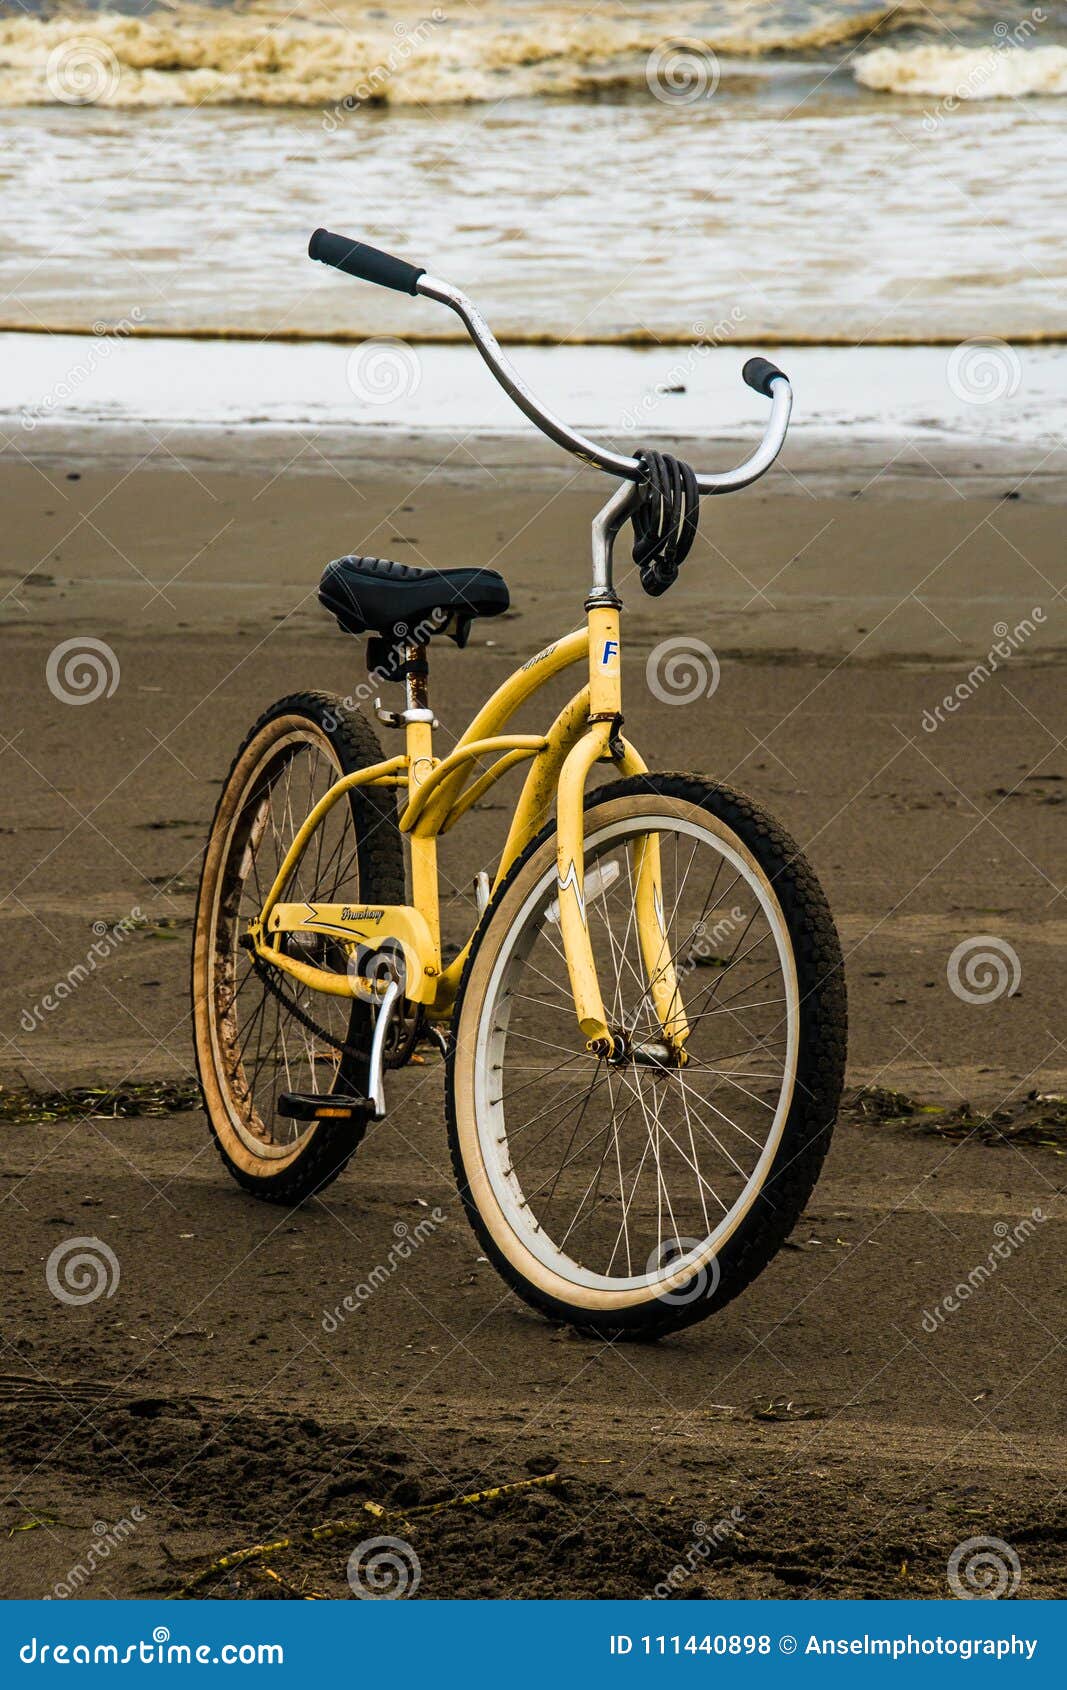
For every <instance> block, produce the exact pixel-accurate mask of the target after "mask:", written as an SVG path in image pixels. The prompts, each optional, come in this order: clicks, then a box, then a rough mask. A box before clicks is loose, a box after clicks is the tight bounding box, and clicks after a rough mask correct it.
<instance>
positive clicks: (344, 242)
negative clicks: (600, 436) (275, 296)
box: [308, 229, 793, 493]
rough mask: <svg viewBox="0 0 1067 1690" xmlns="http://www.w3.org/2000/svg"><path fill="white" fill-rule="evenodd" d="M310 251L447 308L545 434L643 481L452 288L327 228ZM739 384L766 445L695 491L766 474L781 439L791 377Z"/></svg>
mask: <svg viewBox="0 0 1067 1690" xmlns="http://www.w3.org/2000/svg"><path fill="white" fill-rule="evenodd" d="M308 253H309V256H310V257H312V258H314V259H317V260H318V261H319V262H320V263H322V264H330V265H332V266H333V267H334V269H337V270H344V271H345V272H346V273H347V274H348V275H350V276H358V277H360V278H361V280H363V281H366V282H375V283H376V284H377V285H378V286H379V287H387V288H395V289H396V290H397V292H399V293H410V294H422V296H423V297H424V298H425V299H435V300H437V301H438V302H439V303H440V304H441V305H447V306H448V307H449V308H450V309H451V310H453V311H454V312H455V313H456V315H457V316H458V317H459V318H460V320H461V321H462V323H463V324H464V327H465V328H466V330H467V332H468V334H469V335H470V337H471V339H472V340H473V342H474V344H475V346H476V347H477V348H478V351H479V352H480V353H481V355H482V358H483V359H484V361H485V363H486V364H487V365H488V366H489V368H490V370H491V371H492V372H493V375H494V376H495V377H496V379H497V381H498V382H499V383H500V386H501V387H502V388H503V389H504V392H505V393H506V394H507V395H508V397H509V398H510V399H511V400H513V401H514V403H515V404H516V405H517V406H518V408H519V410H520V411H522V412H523V414H524V415H525V416H527V417H529V419H530V421H531V422H532V423H535V424H536V426H537V427H538V428H539V429H540V430H541V432H542V434H546V435H547V436H548V438H549V439H550V440H553V441H555V443H556V445H557V446H562V447H563V448H564V450H565V451H567V452H572V453H573V454H574V456H575V457H576V458H581V459H582V461H583V462H584V463H587V464H592V465H593V466H594V468H596V469H602V470H605V471H607V473H608V474H609V475H616V476H621V477H623V478H624V479H625V480H627V481H639V480H641V479H642V478H643V476H644V469H643V467H642V465H641V464H640V463H639V462H638V460H637V459H636V458H631V457H627V456H625V455H624V454H622V453H619V452H613V451H612V450H611V449H610V448H609V447H606V446H599V445H597V443H596V441H594V440H589V439H588V438H587V437H586V436H585V435H584V434H579V433H578V431H577V429H573V428H571V427H570V426H569V425H568V424H567V423H565V422H563V421H562V419H561V418H559V417H557V416H556V415H555V414H554V413H553V412H552V411H550V410H549V409H548V407H547V406H546V405H543V404H542V403H541V401H540V400H539V399H538V398H537V397H536V395H535V394H534V393H532V392H531V390H530V389H529V388H528V387H527V386H526V383H525V382H524V381H523V380H522V377H521V376H520V375H519V373H518V371H517V370H516V369H515V367H514V365H513V364H512V363H511V361H510V359H509V358H507V356H506V355H505V353H504V351H503V349H502V347H501V346H500V343H499V342H498V340H497V338H496V336H495V335H494V334H493V331H492V329H491V328H490V327H489V324H488V323H487V322H486V320H485V318H484V317H483V316H482V314H481V312H480V311H479V310H478V307H477V306H476V305H475V304H474V302H473V300H470V299H468V298H467V296H466V294H464V293H461V292H460V291H459V289H458V288H454V287H453V286H452V285H451V283H450V282H443V281H441V280H439V279H438V278H437V277H436V276H431V275H429V274H428V273H427V272H426V271H425V270H424V269H421V268H420V267H419V266H418V265H416V264H409V263H407V261H406V260H405V259H402V258H394V257H393V256H392V254H391V253H388V252H381V251H379V249H378V248H377V247H373V246H367V245H366V244H365V243H364V242H362V241H354V240H350V239H349V238H348V237H347V236H346V235H333V234H331V233H330V232H329V230H327V229H316V231H315V233H314V234H313V235H312V237H311V240H310V242H309V245H308ZM742 378H743V380H744V381H745V382H746V383H747V385H748V386H749V387H751V388H753V389H754V390H755V392H757V393H761V394H763V395H764V397H766V398H768V399H769V400H770V401H771V414H770V418H769V420H768V423H767V427H766V430H765V432H764V435H763V439H762V440H761V441H760V444H759V445H758V446H757V448H756V450H755V451H754V452H753V453H752V454H751V456H750V457H748V458H746V459H745V461H744V463H742V464H739V465H738V466H737V468H736V469H732V470H727V471H724V472H723V473H721V474H718V475H698V476H697V486H698V488H699V489H700V492H701V493H733V492H736V491H737V490H738V489H739V488H741V487H748V486H750V485H751V483H752V482H753V481H757V480H758V479H759V477H760V476H761V475H764V474H766V472H767V470H769V469H770V467H771V465H772V464H773V462H774V460H775V458H776V457H777V456H778V454H779V452H780V451H781V449H782V445H783V442H784V441H785V436H786V430H787V429H788V427H789V414H790V412H791V410H792V408H793V390H792V388H791V387H790V385H789V378H788V377H787V376H786V375H785V374H784V372H783V371H782V370H780V369H778V367H777V365H775V364H772V363H771V362H770V360H769V359H767V358H750V359H749V360H748V362H747V363H746V365H745V367H744V369H743V371H742Z"/></svg>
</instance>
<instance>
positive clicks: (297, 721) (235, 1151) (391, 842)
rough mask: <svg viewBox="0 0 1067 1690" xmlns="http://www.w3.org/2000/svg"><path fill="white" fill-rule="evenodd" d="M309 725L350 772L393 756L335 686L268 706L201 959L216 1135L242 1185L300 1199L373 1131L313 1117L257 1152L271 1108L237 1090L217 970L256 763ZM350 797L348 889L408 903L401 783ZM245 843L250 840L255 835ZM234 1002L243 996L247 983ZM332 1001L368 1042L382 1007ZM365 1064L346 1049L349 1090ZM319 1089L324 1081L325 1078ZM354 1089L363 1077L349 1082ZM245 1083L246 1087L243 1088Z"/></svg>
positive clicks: (246, 756)
mask: <svg viewBox="0 0 1067 1690" xmlns="http://www.w3.org/2000/svg"><path fill="white" fill-rule="evenodd" d="M302 735H303V736H305V738H306V740H307V744H308V745H309V746H311V747H313V748H314V749H315V750H316V751H319V752H323V749H324V748H325V747H328V748H329V756H330V760H331V761H332V762H333V763H334V764H335V765H336V775H341V774H350V773H352V772H354V771H355V770H357V769H361V768H366V767H368V766H370V765H371V764H374V763H378V762H380V761H381V760H382V750H381V746H380V744H379V742H378V737H377V735H376V733H375V732H374V730H373V728H372V727H371V725H370V723H369V722H367V720H366V719H365V718H364V717H363V716H361V715H359V714H358V713H357V712H355V711H353V710H350V709H349V708H347V707H346V705H345V703H344V702H343V700H342V699H340V698H339V697H337V696H336V695H334V694H332V693H326V692H300V693H293V694H291V695H290V696H289V697H287V698H283V699H280V700H279V701H278V702H277V703H276V704H272V705H271V706H270V708H269V709H268V710H266V711H264V713H263V715H262V716H261V717H260V718H259V720H258V721H257V722H256V724H255V726H254V727H253V728H252V729H251V731H250V732H249V734H248V735H247V736H246V738H245V740H244V742H243V744H242V745H241V748H240V750H239V751H238V753H237V755H236V757H235V758H234V760H233V764H232V765H231V768H230V772H229V774H228V776H227V778H226V780H225V781H224V783H223V786H222V791H221V793H220V796H219V800H218V804H217V806H216V809H215V815H214V818H213V820H212V824H211V832H210V834H209V836H208V845H207V849H206V851H205V854H204V861H203V866H202V871H201V879H200V891H199V896H198V899H197V912H196V924H195V937H194V945H193V964H192V985H193V1013H194V1029H195V1047H196V1060H197V1072H198V1076H199V1080H200V1089H201V1095H202V1097H203V1101H204V1109H205V1112H206V1114H207V1117H208V1121H209V1124H210V1128H211V1133H212V1137H213V1138H214V1140H215V1144H216V1146H217V1148H218V1151H219V1154H220V1155H221V1157H222V1160H223V1163H224V1164H225V1166H226V1167H227V1169H228V1170H229V1172H230V1173H231V1175H232V1176H233V1178H234V1179H235V1180H236V1181H237V1183H238V1184H239V1185H241V1186H242V1187H243V1188H244V1189H245V1190H246V1191H250V1192H252V1193H253V1194H254V1195H255V1196H256V1197H260V1198H263V1199H265V1200H267V1201H269V1202H274V1203H283V1204H287V1205H290V1206H292V1205H295V1204H297V1203H299V1202H301V1201H302V1200H304V1199H305V1198H307V1197H309V1196H311V1195H312V1194H314V1193H315V1192H317V1191H321V1190H322V1189H323V1188H324V1187H325V1186H327V1185H329V1184H330V1182H331V1181H332V1180H334V1179H336V1178H337V1176H338V1174H340V1173H341V1172H342V1170H343V1169H344V1167H345V1165H346V1164H347V1162H348V1160H349V1158H350V1156H351V1155H352V1153H353V1151H354V1150H355V1149H356V1147H357V1146H358V1144H359V1142H360V1140H361V1139H362V1137H363V1136H364V1133H365V1131H366V1118H362V1119H357V1120H353V1121H348V1122H343V1123H341V1122H327V1121H321V1122H317V1123H314V1124H312V1125H311V1126H310V1127H309V1128H308V1130H306V1131H305V1132H303V1133H302V1135H301V1136H300V1139H299V1142H298V1144H297V1145H296V1147H295V1149H294V1152H293V1154H291V1155H287V1154H277V1153H274V1152H271V1153H270V1154H267V1153H266V1152H265V1151H263V1152H260V1153H257V1150H256V1147H255V1145H256V1138H255V1134H254V1132H253V1131H252V1130H251V1122H252V1121H253V1120H261V1119H262V1117H261V1115H260V1114H259V1113H258V1112H257V1110H256V1107H255V1103H254V1101H253V1099H252V1097H251V1096H249V1097H248V1098H247V1099H246V1100H245V1103H244V1104H242V1102H241V1101H240V1098H239V1097H238V1098H237V1100H236V1101H235V1090H234V1082H233V1079H232V1076H231V1073H230V1071H231V1069H232V1066H233V1062H232V1059H231V1061H229V1062H228V1061H224V1060H223V1059H222V1056H221V1055H220V1052H221V1051H222V1050H223V1049H224V1048H225V1040H224V1037H223V1031H222V1027H223V1022H224V1020H225V1017H224V1015H223V1014H222V1012H221V1010H219V1009H217V1007H216V998H215V989H214V982H215V981H216V978H217V970H218V969H221V968H222V967H224V966H226V964H225V961H224V958H222V952H223V951H224V950H228V949H229V947H228V946H222V945H221V943H220V942H219V941H218V939H217V929H218V928H219V926H220V923H221V921H222V920H223V915H222V904H223V900H224V898H225V896H226V892H227V888H228V887H231V886H232V885H234V884H236V876H237V874H238V872H239V869H238V867H236V866H235V864H236V861H237V856H238V853H239V852H240V851H241V850H242V848H243V847H242V844H241V835H242V828H243V826H244V823H243V821H242V817H243V816H244V814H245V812H246V811H247V812H248V813H251V807H252V804H253V801H254V794H255V793H256V791H261V790H262V789H263V785H264V782H263V780H262V779H261V781H260V784H259V787H257V786H256V780H255V777H256V771H257V769H260V770H261V769H262V768H263V767H264V766H265V764H264V759H269V757H270V754H271V749H272V747H273V746H276V745H281V744H283V742H284V743H288V742H289V741H290V740H292V741H293V742H294V743H295V744H296V745H297V746H299V744H300V742H301V736H302ZM279 755H280V753H279ZM324 767H325V765H324ZM326 778H327V779H328V778H336V776H333V777H329V776H327V777H326ZM316 796H321V793H316ZM340 803H341V804H346V803H347V806H348V814H349V815H350V817H351V822H352V826H353V829H354V839H355V846H354V852H355V879H354V883H353V884H352V885H351V887H347V886H346V890H345V893H344V896H345V897H346V898H348V899H351V900H352V901H354V902H367V901H370V902H374V903H384V904H397V903H403V902H404V898H405V889H404V854H403V845H402V841H401V837H400V832H399V829H398V827H397V822H396V801H395V797H394V795H393V792H392V790H391V789H388V788H380V787H379V788H371V787H356V788H353V789H352V791H351V792H350V793H349V794H348V797H347V800H346V799H342V800H341V801H340ZM293 819H294V821H296V822H297V823H299V821H300V820H301V819H302V817H301V816H297V815H294V817H293ZM244 843H245V844H247V838H246V839H245V842H244ZM230 925H231V926H236V920H233V919H231V923H230ZM216 945H218V946H219V948H218V950H217V951H216V949H215V947H216ZM220 959H222V960H220ZM279 983H280V985H281V987H282V990H283V991H284V992H285V993H286V994H287V995H291V994H292V990H293V984H294V983H293V981H292V980H291V979H290V977H289V976H283V977H282V978H281V980H280V982H279ZM244 984H245V982H242V986H243V985H244ZM309 997H310V1001H309V1003H308V1004H307V1009H308V1010H309V1011H310V1013H311V1015H312V1017H313V1018H314V1019H315V1020H316V1021H317V1022H318V1024H319V1025H322V1023H323V1017H324V1015H326V1014H327V1013H328V1011H327V1009H326V1008H323V1007H320V1006H322V1004H323V999H322V997H321V995H320V994H317V993H314V994H309ZM232 1001H233V1002H234V1003H235V1002H236V994H234V997H233V1000H232ZM330 1001H331V1002H332V1003H334V1004H335V1005H337V1006H340V1007H338V1008H337V1010H336V1014H335V1020H334V1031H335V1034H336V1035H337V1036H339V1037H340V1038H341V1039H342V1042H343V1043H344V1044H346V1045H350V1046H352V1047H353V1048H355V1049H358V1050H360V1051H363V1050H366V1049H367V1047H368V1045H369V1038H370V1030H371V1021H372V1010H371V1007H370V1006H369V1005H368V1004H365V1003H363V1002H361V1001H359V1000H358V999H353V1000H351V1009H350V1011H349V1010H348V1009H347V1003H348V1000H347V999H336V1000H330ZM263 1013H264V1015H265V1014H266V1011H264V1012H263ZM213 1019H214V1036H213ZM237 1061H238V1062H240V1058H237ZM358 1066H359V1064H358V1062H355V1061H354V1059H353V1058H352V1057H351V1055H345V1056H343V1057H342V1058H341V1069H340V1070H339V1076H340V1077H339V1079H338V1080H336V1081H335V1082H334V1085H333V1088H332V1089H335V1090H344V1089H346V1084H345V1081H346V1077H347V1079H348V1080H349V1082H350V1079H351V1069H352V1068H353V1067H358ZM242 1073H243V1068H242ZM314 1089H318V1087H317V1085H316V1086H315V1088H314ZM347 1089H354V1088H353V1087H352V1086H351V1084H350V1083H349V1085H348V1087H347ZM236 1090H237V1092H238V1093H239V1092H240V1087H239V1086H238V1087H237V1088H236ZM235 1110H236V1111H237V1118H241V1117H242V1115H243V1116H244V1117H246V1119H245V1120H244V1125H245V1128H246V1136H245V1137H242V1136H241V1135H240V1133H239V1132H238V1130H237V1128H236V1127H235V1124H234V1121H235ZM249 1140H251V1143H250V1142H249Z"/></svg>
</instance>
